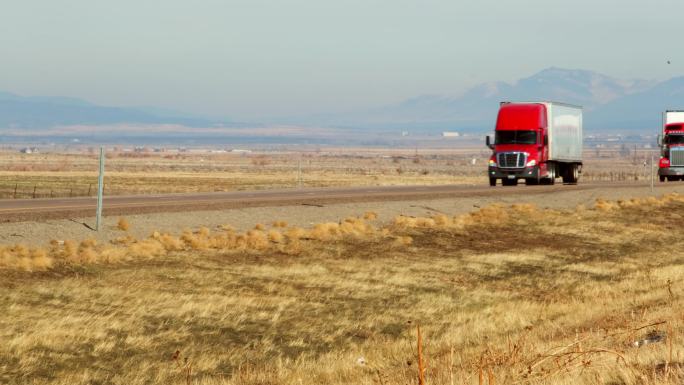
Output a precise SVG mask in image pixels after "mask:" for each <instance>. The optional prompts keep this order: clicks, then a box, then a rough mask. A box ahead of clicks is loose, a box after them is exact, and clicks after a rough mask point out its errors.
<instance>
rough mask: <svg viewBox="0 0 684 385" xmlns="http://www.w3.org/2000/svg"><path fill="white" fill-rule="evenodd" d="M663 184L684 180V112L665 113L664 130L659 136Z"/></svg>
mask: <svg viewBox="0 0 684 385" xmlns="http://www.w3.org/2000/svg"><path fill="white" fill-rule="evenodd" d="M658 145H659V146H660V162H659V163H658V177H659V178H660V181H661V182H665V181H666V180H667V181H670V182H673V181H677V180H682V179H684V111H665V113H664V114H663V130H662V134H661V135H659V136H658Z"/></svg>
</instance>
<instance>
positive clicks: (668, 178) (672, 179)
mask: <svg viewBox="0 0 684 385" xmlns="http://www.w3.org/2000/svg"><path fill="white" fill-rule="evenodd" d="M677 179H679V177H676V176H668V177H667V181H668V182H674V181H676V180H677Z"/></svg>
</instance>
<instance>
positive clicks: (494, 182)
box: [489, 178, 496, 187]
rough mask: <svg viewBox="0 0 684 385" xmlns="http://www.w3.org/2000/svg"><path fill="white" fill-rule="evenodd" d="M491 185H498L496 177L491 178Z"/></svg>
mask: <svg viewBox="0 0 684 385" xmlns="http://www.w3.org/2000/svg"><path fill="white" fill-rule="evenodd" d="M489 185H490V186H492V187H494V186H496V178H489Z"/></svg>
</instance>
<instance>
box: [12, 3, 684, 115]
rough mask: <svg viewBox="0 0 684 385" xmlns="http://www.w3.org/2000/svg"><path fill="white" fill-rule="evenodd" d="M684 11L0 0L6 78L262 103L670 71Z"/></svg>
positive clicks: (115, 100) (32, 91) (209, 101)
mask: <svg viewBox="0 0 684 385" xmlns="http://www.w3.org/2000/svg"><path fill="white" fill-rule="evenodd" d="M682 14H684V1H681V0H663V1H646V0H609V1H606V0H604V1H601V0H563V1H551V0H516V1H513V0H498V1H493V0H479V1H458V0H444V1H442V0H414V1H406V0H337V1H331V0H271V1H266V0H244V1H237V0H194V1H191V0H2V2H1V3H0V49H1V51H0V52H1V54H0V91H9V92H15V93H19V94H23V95H65V96H74V97H80V98H85V99H87V100H90V101H92V102H95V103H100V104H106V105H120V106H136V105H145V106H152V105H153V106H161V107H168V108H174V109H180V110H184V111H190V112H196V113H209V114H213V115H220V116H229V117H236V118H258V117H264V116H280V115H282V116H287V115H299V114H309V113H318V112H338V111H345V110H353V109H357V108H364V107H372V106H380V105H384V104H388V103H393V102H396V101H400V100H403V99H405V98H408V97H412V96H416V95H421V94H432V93H447V94H456V93H459V92H461V91H463V89H464V88H466V87H468V86H471V85H474V84H476V83H478V82H482V81H492V80H505V81H513V80H515V79H518V78H520V77H525V76H528V75H531V74H532V73H534V72H536V71H538V70H540V69H543V68H545V67H549V66H557V67H567V68H583V69H590V70H595V71H599V72H603V73H605V74H608V75H612V76H616V77H623V78H646V79H665V78H669V77H671V76H678V75H682V74H684V50H682V49H681V47H682V39H681V38H682V36H684V32H682V29H683V27H682V21H681V15H682ZM668 59H669V60H671V61H672V64H671V65H667V64H666V60H668Z"/></svg>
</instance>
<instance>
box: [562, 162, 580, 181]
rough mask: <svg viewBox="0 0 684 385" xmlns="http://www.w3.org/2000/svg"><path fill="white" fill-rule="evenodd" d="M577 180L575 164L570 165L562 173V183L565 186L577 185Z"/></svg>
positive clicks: (577, 174)
mask: <svg viewBox="0 0 684 385" xmlns="http://www.w3.org/2000/svg"><path fill="white" fill-rule="evenodd" d="M578 179H579V168H578V167H577V165H576V164H573V165H570V167H568V168H566V169H565V172H564V173H563V183H565V184H577V180H578Z"/></svg>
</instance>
